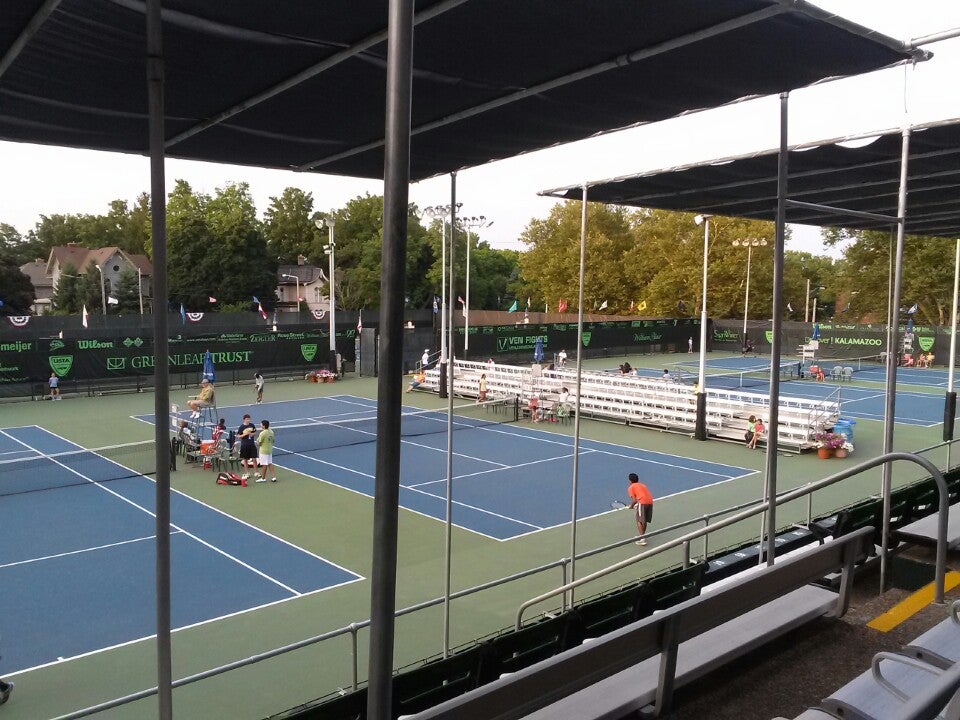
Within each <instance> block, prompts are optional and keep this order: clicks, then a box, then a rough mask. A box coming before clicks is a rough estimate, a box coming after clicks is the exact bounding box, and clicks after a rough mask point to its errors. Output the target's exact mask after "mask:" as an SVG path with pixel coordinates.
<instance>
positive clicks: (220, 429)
mask: <svg viewBox="0 0 960 720" xmlns="http://www.w3.org/2000/svg"><path fill="white" fill-rule="evenodd" d="M226 432H227V420H226V418H220V422H218V423H217V424H216V425H215V426H214V427H213V433H212V434H211V436H210V439H211V440H212V441H213V444H214V446H216V445H217V443H219V442H220V440H221V439H223V440H226V437H225V434H226Z"/></svg>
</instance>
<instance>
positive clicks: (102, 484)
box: [0, 425, 354, 596]
mask: <svg viewBox="0 0 960 720" xmlns="http://www.w3.org/2000/svg"><path fill="white" fill-rule="evenodd" d="M24 427H25V428H26V427H33V428H36V429H38V430H40V431H41V432H45V433H48V434H49V435H52V436H53V437H56V438H58V439H60V440H62V441H63V442H66V443H70V444H75V443H72V442H71V441H70V440H67V439H66V438H64V437H62V436H60V435H58V434H57V433H54V432H51V431H50V430H47V429H46V428H42V427H40V426H37V425H33V426H24ZM0 433H3V434H5V435H7V437H10V438H12V439H13V440H14V441H16V442H19V443H21V444H22V445H23V446H24V447H27V448H30V446H29V445H27V444H26V443H24V442H22V441H20V440H18V439H17V438H14V437H13V436H11V435H9V434H8V433H7V432H6V431H5V430H0ZM30 449H31V450H33V451H34V452H37V453H38V454H39V456H40V458H41V459H47V460H52V462H54V463H55V464H57V465H59V466H60V467H62V468H64V469H65V470H67V471H68V472H71V473H73V474H74V475H76V476H77V477H79V478H82V479H83V480H86V481H87V483H89V484H91V485H95V486H96V487H98V488H100V489H101V490H103V491H104V492H106V493H108V494H110V495H113V496H114V497H115V498H117V499H118V500H121V501H122V502H125V503H127V504H129V505H130V506H132V507H134V508H136V509H138V510H140V511H141V512H143V513H145V514H147V515H149V516H150V517H153V518H156V513H155V512H151V511H150V510H148V509H147V508H145V507H144V506H142V505H140V504H138V503H136V502H134V501H133V500H131V499H130V498H126V497H124V496H123V495H121V494H120V493H118V492H116V491H115V490H113V489H112V488H109V487H106V485H105V483H107V482H110V481H109V480H106V481H97V480H94V479H92V478H90V477H88V476H86V475H83V474H82V473H80V472H79V471H77V470H74V469H73V468H71V467H69V466H67V465H64V464H63V463H61V462H59V461H58V460H55V459H53V457H51V456H50V455H46V456H45V455H43V454H42V453H40V452H39V451H38V450H37V449H36V448H30ZM80 450H84V451H86V452H89V453H90V454H91V455H94V456H96V457H98V458H100V459H101V460H104V461H105V462H109V463H112V464H114V465H117V466H119V467H121V468H124V469H126V470H130V471H131V472H135V471H134V470H132V469H131V468H126V467H125V466H124V465H121V464H120V463H117V462H115V461H113V460H110V459H109V458H107V457H104V456H103V455H100V454H99V453H96V452H93V451H92V450H88V449H86V448H80ZM135 477H139V478H142V479H143V480H146V481H147V482H150V483H152V484H154V485H156V481H155V480H153V479H151V478H148V477H147V476H146V475H142V474H137V475H135ZM81 485H83V483H81ZM171 490H172V488H171ZM183 497H185V498H187V499H188V500H192V499H193V498H191V497H190V496H189V495H183ZM228 517H229V516H228ZM170 527H171V528H175V529H177V530H179V531H181V532H182V533H183V534H184V536H186V537H189V538H190V539H192V540H194V541H195V542H197V543H199V544H200V545H203V546H205V547H207V548H208V549H209V550H211V551H213V552H214V553H217V554H220V555H222V556H223V557H224V558H226V559H227V560H230V561H232V562H234V563H236V564H237V565H239V566H240V567H243V568H245V569H247V570H248V571H250V572H252V573H253V574H255V575H259V576H260V577H262V578H263V579H264V580H266V581H267V582H271V583H273V584H275V585H277V586H278V587H280V588H282V589H284V590H286V591H287V592H289V593H292V594H293V595H294V596H300V595H302V593H300V592H299V591H297V590H294V589H293V588H291V587H290V586H288V585H287V584H285V583H283V582H281V581H280V580H279V579H277V578H275V577H272V576H270V575H268V574H267V573H266V572H264V571H262V570H259V569H258V568H255V567H254V566H253V565H251V564H250V563H248V562H245V561H243V560H241V559H240V558H238V557H235V556H233V555H231V554H230V553H228V552H226V551H225V550H222V549H221V548H218V547H216V546H215V545H213V544H212V543H211V542H209V541H207V540H204V539H203V538H201V537H199V536H198V535H196V534H195V533H192V532H190V531H189V530H187V529H185V528H183V527H181V526H180V525H176V524H174V523H170ZM251 527H252V526H251ZM291 547H294V548H296V546H293V545H292V546H291ZM321 560H323V559H322V558H321ZM324 562H325V560H324ZM331 564H332V563H331ZM347 572H350V571H347ZM351 574H354V573H352V572H351Z"/></svg>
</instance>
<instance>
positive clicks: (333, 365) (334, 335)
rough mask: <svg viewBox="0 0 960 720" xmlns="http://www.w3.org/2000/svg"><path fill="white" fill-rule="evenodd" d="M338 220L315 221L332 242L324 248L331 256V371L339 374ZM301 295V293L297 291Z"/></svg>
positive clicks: (329, 218)
mask: <svg viewBox="0 0 960 720" xmlns="http://www.w3.org/2000/svg"><path fill="white" fill-rule="evenodd" d="M336 223H337V221H336V220H334V219H333V218H332V217H327V218H324V219H322V220H321V219H320V218H317V220H316V222H315V223H314V224H315V225H316V226H317V229H318V230H321V231H322V230H323V228H324V226H326V227H327V228H329V230H330V242H329V244H327V245H325V246H324V248H323V253H324V254H325V255H326V256H327V257H328V258H329V260H330V263H329V273H330V277H329V278H328V282H329V284H330V292H329V293H327V295H328V296H329V300H330V372H332V373H334V374H339V367H338V365H337V321H336V314H337V290H336V283H335V282H334V280H335V278H336V276H335V275H334V274H333V271H334V256H333V251H334V249H335V248H336V244H335V243H334V241H333V226H334V225H336ZM297 295H298V296H299V293H297ZM299 303H300V300H299V297H298V299H297V305H298V307H299Z"/></svg>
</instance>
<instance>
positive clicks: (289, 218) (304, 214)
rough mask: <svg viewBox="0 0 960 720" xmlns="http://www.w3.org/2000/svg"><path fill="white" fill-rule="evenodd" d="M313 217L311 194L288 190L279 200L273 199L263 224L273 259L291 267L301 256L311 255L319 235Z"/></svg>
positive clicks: (296, 189)
mask: <svg viewBox="0 0 960 720" xmlns="http://www.w3.org/2000/svg"><path fill="white" fill-rule="evenodd" d="M313 216H314V212H313V194H312V193H308V192H304V191H303V190H300V189H299V188H295V187H288V188H285V189H284V191H283V194H282V195H280V197H271V198H270V207H268V208H267V210H266V212H265V213H264V223H263V235H264V237H265V238H266V241H267V248H268V250H269V252H270V256H271V257H275V258H277V259H278V261H279V262H281V263H289V264H294V263H296V262H297V256H298V255H304V256H309V255H310V251H311V249H312V247H313V246H314V244H315V236H316V228H315V227H314V224H313Z"/></svg>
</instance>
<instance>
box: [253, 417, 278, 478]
mask: <svg viewBox="0 0 960 720" xmlns="http://www.w3.org/2000/svg"><path fill="white" fill-rule="evenodd" d="M260 426H261V427H262V428H263V430H261V431H260V434H259V435H257V447H258V448H259V450H260V457H259V458H258V460H259V462H260V477H258V478H257V482H258V483H261V482H266V481H267V468H270V482H276V481H277V472H276V470H274V469H273V440H274V435H273V430H271V429H270V421H269V420H261V421H260Z"/></svg>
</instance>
